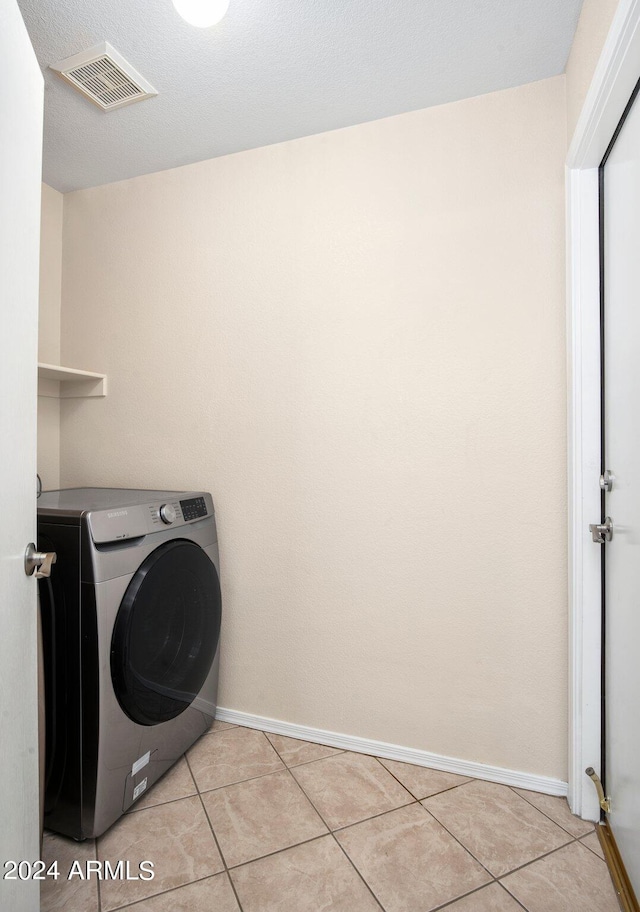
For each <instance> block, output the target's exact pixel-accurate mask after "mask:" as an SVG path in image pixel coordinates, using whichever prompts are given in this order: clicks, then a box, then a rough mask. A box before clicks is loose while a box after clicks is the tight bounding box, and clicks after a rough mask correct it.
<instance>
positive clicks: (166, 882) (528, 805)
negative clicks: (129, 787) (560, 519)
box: [41, 722, 618, 912]
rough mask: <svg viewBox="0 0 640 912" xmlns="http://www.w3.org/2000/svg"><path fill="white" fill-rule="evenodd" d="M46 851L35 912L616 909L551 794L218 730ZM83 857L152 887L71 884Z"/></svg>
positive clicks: (594, 846)
mask: <svg viewBox="0 0 640 912" xmlns="http://www.w3.org/2000/svg"><path fill="white" fill-rule="evenodd" d="M43 854H44V860H45V861H47V862H48V863H51V862H52V861H53V860H54V859H57V860H58V865H59V870H60V872H61V875H62V876H61V877H60V878H59V879H58V880H57V881H53V880H45V882H44V883H43V884H42V888H43V889H42V898H41V899H42V902H41V908H42V912H54V910H63V909H64V910H65V912H114V910H116V909H123V908H126V909H128V910H129V912H380V910H384V912H433V910H436V909H438V910H439V909H446V910H447V912H518V910H519V912H522V910H523V909H525V910H527V912H617V910H618V903H617V900H616V896H615V893H614V890H613V887H612V885H611V881H610V878H609V874H608V871H607V869H606V866H605V863H604V860H603V858H602V852H601V850H600V845H599V843H598V839H597V835H596V833H595V832H594V827H593V825H592V824H589V823H585V822H584V821H582V820H579V819H578V818H577V817H573V816H572V814H571V813H570V811H569V808H568V806H567V803H566V801H565V800H564V799H562V798H552V797H549V796H548V795H539V794H537V793H535V792H527V791H524V790H522V789H512V788H508V787H507V786H503V785H495V784H493V783H489V782H482V781H480V780H474V779H467V778H464V777H462V776H454V775H452V774H451V773H441V772H438V771H436V770H428V769H424V768H422V767H417V766H411V765H409V764H406V763H397V762H395V761H392V760H381V759H378V758H376V757H368V756H364V755H362V754H354V753H350V752H348V751H339V750H336V749H335V748H331V747H324V746H322V745H318V744H309V743H307V742H304V741H296V740H294V739H292V738H285V737H282V736H280V735H270V734H265V733H264V732H260V731H255V730H252V729H248V728H241V727H239V726H231V725H227V724H226V723H220V722H217V723H214V726H213V728H212V730H211V731H210V732H209V733H208V734H206V735H204V736H203V737H202V738H201V739H200V741H198V743H197V744H195V745H194V746H193V747H192V748H191V750H190V751H188V753H187V754H186V756H185V757H184V758H182V759H181V760H180V761H179V763H177V764H176V765H175V766H174V767H173V769H171V770H170V771H169V772H168V773H167V774H166V775H165V776H164V778H163V779H161V780H160V782H158V783H157V784H156V785H155V786H154V787H153V788H152V789H150V791H149V792H148V794H146V795H144V796H143V797H142V798H141V799H140V800H139V801H138V802H137V804H136V805H134V807H133V808H132V809H131V811H130V812H129V813H128V814H125V816H124V817H123V818H122V819H121V820H119V821H118V822H117V823H116V824H115V825H114V826H113V827H112V828H111V829H110V830H109V831H108V832H107V833H105V834H104V836H102V837H100V838H99V839H98V840H96V841H95V842H94V841H93V840H92V841H87V842H85V843H76V842H73V841H71V840H68V839H64V838H62V837H61V836H56V835H54V834H53V833H47V834H46V835H45V840H44V849H43ZM87 859H98V860H102V861H104V860H109V861H110V862H111V864H112V865H114V866H115V864H116V863H117V862H118V861H119V860H123V861H125V862H126V861H129V862H130V871H131V874H136V873H137V872H138V865H139V863H140V862H141V861H145V860H148V861H152V862H153V863H154V867H155V877H154V879H153V880H146V881H144V880H126V879H123V880H103V881H97V880H96V879H93V878H92V879H91V880H88V881H87V880H84V881H83V880H80V879H79V878H77V877H75V878H73V879H72V880H67V879H66V874H67V872H68V871H69V869H70V867H71V865H72V863H73V862H74V861H75V860H78V861H80V862H82V863H83V864H84V863H85V862H86V860H87Z"/></svg>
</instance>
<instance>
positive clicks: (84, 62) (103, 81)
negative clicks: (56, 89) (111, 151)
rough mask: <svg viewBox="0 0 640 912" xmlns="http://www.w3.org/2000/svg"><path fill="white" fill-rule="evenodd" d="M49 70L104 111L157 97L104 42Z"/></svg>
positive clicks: (138, 75)
mask: <svg viewBox="0 0 640 912" xmlns="http://www.w3.org/2000/svg"><path fill="white" fill-rule="evenodd" d="M51 69H52V70H55V71H56V72H57V73H59V74H60V75H61V76H62V77H63V79H66V80H67V82H70V83H71V85H72V86H74V88H76V89H78V91H79V92H82V94H83V95H85V96H86V97H87V98H90V99H91V101H93V103H94V104H97V105H98V107H99V108H102V110H103V111H113V110H115V108H123V107H124V106H125V105H129V104H133V103H134V101H143V100H144V99H145V98H151V97H152V96H153V95H157V94H158V93H157V92H156V90H155V89H154V88H153V86H152V85H150V84H149V83H148V82H147V80H146V79H143V78H142V76H141V75H140V73H138V71H137V70H135V69H134V68H133V67H132V66H131V64H130V63H127V61H126V60H125V59H124V57H122V56H121V55H120V54H119V53H118V52H117V51H116V50H115V48H112V47H111V45H110V44H108V43H107V42H106V41H103V42H102V44H97V45H96V46H95V47H92V48H89V50H88V51H82V52H81V53H80V54H74V56H73V57H67V59H66V60H61V61H60V63H55V64H52V65H51Z"/></svg>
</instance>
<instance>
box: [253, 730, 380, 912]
mask: <svg viewBox="0 0 640 912" xmlns="http://www.w3.org/2000/svg"><path fill="white" fill-rule="evenodd" d="M263 734H264V733H263ZM265 737H266V735H265ZM268 740H269V739H268V738H267V741H268ZM269 743H271V742H269ZM271 746H272V747H273V745H271ZM273 749H274V751H275V752H276V753H277V754H278V757H280V759H281V760H282V762H283V763H284V760H283V758H282V757H281V756H280V753H279V752H278V750H277V748H275V747H273ZM324 759H330V758H326V757H325V758H324ZM301 765H302V764H301ZM285 766H286V764H285ZM287 769H288V770H289V775H290V776H291V778H292V779H293V780H294V782H296V783H297V785H298V788H299V789H300V791H301V792H302V794H303V795H304V796H305V798H306V799H307V801H308V802H309V803H310V804H311V807H312V808H313V809H314V810H315V812H316V814H317V815H318V817H319V818H320V820H321V821H322V822H323V823H324V825H325V826H326V828H327V830H328V831H329V833H328V835H330V836H331V838H332V839H333V841H334V842H335V844H336V845H337V846H338V848H339V849H340V851H341V852H342V854H343V855H344V857H345V858H346V859H347V862H348V863H349V864H350V865H351V867H352V868H353V870H354V871H355V872H356V874H357V875H358V877H359V878H360V880H361V881H362V883H363V884H364V885H365V887H366V889H367V890H368V891H369V893H370V894H371V896H372V897H373V901H374V902H375V903H377V904H378V905H379V906H380V908H381V909H382V912H386V910H385V908H384V906H383V905H382V903H381V902H380V900H379V899H378V897H377V896H376V894H375V893H374V892H373V890H372V889H371V887H370V886H369V884H368V883H367V881H366V880H365V879H364V877H363V876H362V874H361V873H360V871H359V870H358V868H357V867H356V866H355V864H354V863H353V861H352V860H351V858H349V856H348V855H347V853H346V852H345V850H344V848H343V847H342V846H341V845H340V843H339V842H338V840H337V839H336V836H335V834H334V832H333V830H332V829H331V827H330V826H329V824H328V823H327V821H326V820H325V819H324V817H323V816H322V814H321V813H320V811H319V810H318V808H317V807H316V806H315V804H314V803H313V801H312V800H311V798H310V797H309V795H307V793H306V791H305V789H304V788H303V787H302V785H301V784H300V783H299V782H298V780H297V779H296V777H295V776H294V775H293V773H292V772H291V770H290V769H289V768H288V767H287ZM318 838H323V837H318Z"/></svg>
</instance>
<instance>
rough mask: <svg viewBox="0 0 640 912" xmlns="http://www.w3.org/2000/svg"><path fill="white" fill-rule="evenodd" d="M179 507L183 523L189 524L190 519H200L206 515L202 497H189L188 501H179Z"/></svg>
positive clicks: (205, 506)
mask: <svg viewBox="0 0 640 912" xmlns="http://www.w3.org/2000/svg"><path fill="white" fill-rule="evenodd" d="M180 507H181V509H182V515H183V516H184V519H185V522H189V520H190V519H202V517H203V516H206V515H207V505H206V503H205V500H204V497H190V498H189V500H181V501H180Z"/></svg>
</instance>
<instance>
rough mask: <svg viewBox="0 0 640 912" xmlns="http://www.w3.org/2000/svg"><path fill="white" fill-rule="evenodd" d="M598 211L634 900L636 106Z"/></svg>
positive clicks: (607, 499) (637, 775) (638, 310)
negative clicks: (600, 218)
mask: <svg viewBox="0 0 640 912" xmlns="http://www.w3.org/2000/svg"><path fill="white" fill-rule="evenodd" d="M601 179H602V184H601V186H602V201H603V212H604V222H603V226H604V237H603V240H604V257H603V268H604V297H603V301H604V310H603V313H604V339H605V341H604V346H603V352H604V394H603V406H604V422H603V426H604V439H603V449H604V464H605V467H606V468H607V469H608V470H609V471H610V472H611V473H612V474H613V476H614V478H613V482H612V486H611V490H610V491H608V490H605V493H604V497H603V500H604V515H605V516H609V517H611V519H612V522H613V537H612V539H611V541H610V542H608V543H607V544H606V546H605V548H604V557H605V567H604V570H605V627H604V630H605V647H604V657H605V758H606V759H605V770H604V777H605V787H606V792H607V794H608V795H609V796H610V797H611V811H610V814H609V822H610V824H611V828H612V831H613V834H614V837H615V839H616V842H617V844H618V848H619V849H620V853H621V855H622V858H623V861H624V863H625V866H626V868H627V873H628V874H629V878H630V880H631V883H632V884H633V887H634V890H635V892H636V894H637V895H638V896H640V100H637V101H635V102H634V104H633V105H632V107H631V109H630V111H629V114H628V116H627V117H626V119H625V120H624V122H623V126H622V129H621V130H620V133H619V134H618V136H617V138H616V140H615V142H614V144H613V147H612V149H611V152H610V154H609V157H608V159H606V163H605V165H604V167H603V168H602V171H601Z"/></svg>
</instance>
